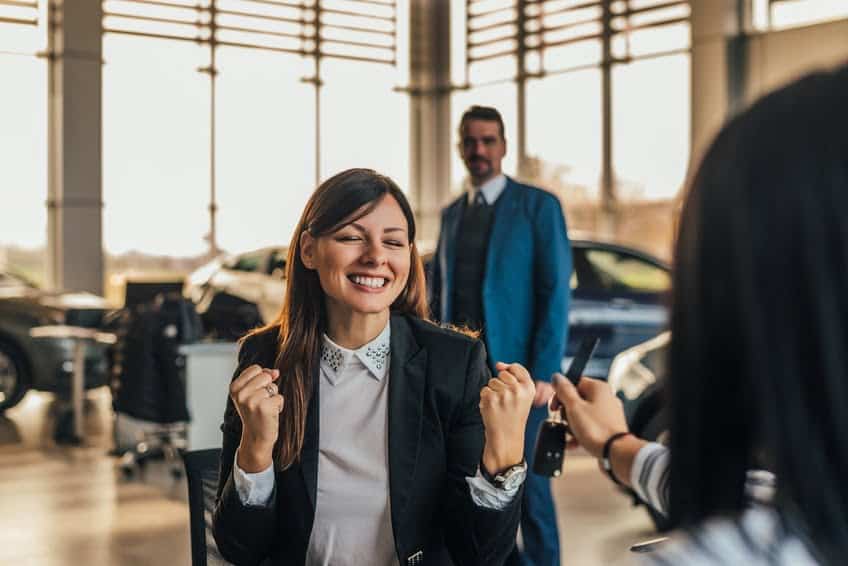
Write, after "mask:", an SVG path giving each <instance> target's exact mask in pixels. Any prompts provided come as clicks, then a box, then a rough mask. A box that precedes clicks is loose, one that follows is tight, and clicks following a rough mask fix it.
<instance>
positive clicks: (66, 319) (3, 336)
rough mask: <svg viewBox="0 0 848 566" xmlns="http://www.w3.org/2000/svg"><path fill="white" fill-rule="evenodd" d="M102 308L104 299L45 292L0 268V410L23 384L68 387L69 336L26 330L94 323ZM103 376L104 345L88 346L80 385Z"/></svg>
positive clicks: (105, 376) (20, 392)
mask: <svg viewBox="0 0 848 566" xmlns="http://www.w3.org/2000/svg"><path fill="white" fill-rule="evenodd" d="M106 311H107V305H106V302H105V300H104V299H103V298H101V297H98V296H96V295H91V294H88V293H57V292H47V291H43V290H40V289H38V288H37V287H36V286H35V285H33V284H32V283H29V282H28V281H26V280H25V279H23V278H21V277H18V276H16V275H14V274H12V273H8V272H0V412H2V411H4V410H6V409H8V408H9V407H12V406H14V405H16V404H17V403H18V402H19V401H20V400H21V399H22V398H23V396H24V394H26V392H27V391H28V390H29V389H36V390H38V391H49V392H53V393H60V394H67V393H68V392H69V391H70V380H71V374H72V372H73V354H74V343H73V341H72V340H70V339H62V338H32V337H31V336H30V329H32V328H34V327H36V326H43V325H56V324H67V325H72V326H83V327H87V328H97V327H99V326H100V324H101V322H102V320H103V316H104V314H105V313H106ZM107 380H108V368H107V363H106V357H105V347H103V346H98V345H93V346H91V347H89V348H88V349H87V353H86V358H85V386H86V387H87V388H92V387H99V386H101V385H105V384H106V383H107Z"/></svg>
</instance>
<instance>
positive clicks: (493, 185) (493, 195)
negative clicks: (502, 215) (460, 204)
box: [466, 173, 506, 206]
mask: <svg viewBox="0 0 848 566" xmlns="http://www.w3.org/2000/svg"><path fill="white" fill-rule="evenodd" d="M505 188H506V175H504V174H503V173H501V174H499V175H497V176H496V177H492V178H491V179H489V180H488V181H486V182H485V183H483V184H482V185H480V186H479V187H475V186H474V185H472V184H471V183H470V182H469V183H467V184H466V190H467V191H468V202H469V203H472V202H474V197H475V196H477V193H478V192H479V193H481V194H482V195H483V198H484V199H485V200H486V204H488V205H490V206H491V205H493V204H495V202H496V201H497V200H498V197H499V196H501V193H502V192H503V191H504V189H505Z"/></svg>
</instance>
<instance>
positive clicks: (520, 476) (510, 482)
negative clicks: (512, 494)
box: [498, 465, 527, 490]
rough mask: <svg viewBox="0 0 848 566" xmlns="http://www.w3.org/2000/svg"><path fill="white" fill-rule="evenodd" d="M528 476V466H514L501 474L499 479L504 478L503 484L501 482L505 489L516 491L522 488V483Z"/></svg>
mask: <svg viewBox="0 0 848 566" xmlns="http://www.w3.org/2000/svg"><path fill="white" fill-rule="evenodd" d="M526 475H527V466H526V465H519V466H513V467H512V468H510V469H508V470H507V471H506V472H504V473H503V474H499V478H498V479H501V478H503V480H502V482H500V483H501V486H503V489H506V490H511V489H515V488H517V487H518V486H520V485H521V482H523V481H524V477H525V476H526Z"/></svg>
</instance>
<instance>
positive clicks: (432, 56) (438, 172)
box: [409, 0, 456, 240]
mask: <svg viewBox="0 0 848 566" xmlns="http://www.w3.org/2000/svg"><path fill="white" fill-rule="evenodd" d="M450 11H451V10H450V1H449V0H411V2H410V32H411V33H410V37H411V40H410V57H409V63H410V85H409V86H410V105H409V107H410V160H409V161H410V175H409V178H410V192H409V195H410V201H411V202H412V206H413V208H414V209H415V215H416V220H417V222H418V233H419V239H421V240H435V239H436V238H437V237H438V231H439V213H440V211H441V208H442V207H443V206H444V205H445V204H447V201H448V200H449V199H450V168H451V152H452V151H456V148H455V147H454V145H453V142H452V140H453V139H454V136H453V131H452V128H453V125H452V124H451V106H450V93H451V91H450V76H451V74H450Z"/></svg>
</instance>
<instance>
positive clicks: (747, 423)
mask: <svg viewBox="0 0 848 566" xmlns="http://www.w3.org/2000/svg"><path fill="white" fill-rule="evenodd" d="M846 101H848V68H843V69H841V70H838V71H836V72H832V73H819V74H815V75H811V76H808V77H806V78H804V79H802V80H800V81H798V82H796V83H794V84H792V85H790V86H788V87H785V88H783V89H781V90H778V91H776V92H774V93H772V94H770V95H768V96H766V97H764V98H763V99H761V100H760V101H759V102H757V103H756V104H754V105H753V106H752V107H751V108H750V109H749V110H747V111H746V112H744V113H743V114H741V115H740V116H738V117H737V118H735V119H733V120H732V121H731V122H730V123H729V124H728V125H727V126H726V127H725V128H724V129H723V130H722V132H721V133H720V134H719V135H718V137H717V139H716V140H715V142H714V143H713V145H712V147H711V148H710V150H709V151H708V153H707V155H706V157H705V158H704V161H703V163H702V164H701V166H700V168H699V170H698V172H697V174H696V176H695V177H694V181H693V183H692V186H691V188H690V191H689V193H688V195H687V198H686V203H685V206H684V210H683V214H682V217H681V220H680V232H679V236H678V239H677V244H676V250H675V275H674V291H673V298H674V300H673V307H672V316H671V331H672V338H671V349H670V360H669V361H670V375H671V378H670V379H671V381H670V383H669V388H670V399H669V403H670V409H671V422H670V432H671V447H670V463H668V464H664V463H663V462H668V460H669V456H668V454H669V452H667V451H666V449H664V448H663V447H660V446H658V445H655V444H647V443H645V442H643V441H641V440H639V439H637V438H635V437H633V436H632V435H627V434H623V435H622V434H619V433H625V432H626V424H625V422H624V418H623V414H622V413H621V405H620V403H617V400H615V399H614V398H613V396H612V393H611V391H610V389H609V387H608V386H606V385H605V384H601V383H598V382H596V381H594V380H587V379H584V380H582V381H581V383H580V384H579V387H578V388H577V389H575V388H574V387H573V386H571V385H570V384H568V383H567V382H566V381H565V380H562V379H557V380H556V383H555V387H556V388H557V398H558V399H560V400H561V401H562V402H563V403H564V404H565V407H566V412H567V414H568V418H569V421H570V424H571V426H572V428H573V429H574V432H575V435H576V437H577V439H578V441H579V442H580V443H581V444H583V445H584V446H585V447H586V448H587V449H588V450H589V451H590V452H591V453H593V454H595V455H596V456H600V457H602V456H603V447H604V445H607V446H608V449H609V456H610V460H611V461H612V473H613V475H614V477H615V479H617V480H618V481H621V482H622V483H627V484H632V485H633V486H634V487H635V488H636V489H637V491H638V492H640V493H641V494H643V495H644V494H646V493H649V492H651V491H653V492H654V494H655V496H656V497H655V499H654V500H655V501H659V502H663V501H664V500H665V499H666V496H667V500H668V514H669V519H670V520H671V522H672V523H673V525H674V526H676V527H678V528H680V529H682V531H683V532H682V533H681V534H680V535H679V536H677V537H673V542H672V543H670V544H667V545H666V546H663V547H660V548H659V550H658V551H657V552H656V553H655V554H651V555H648V562H651V563H656V564H686V565H696V566H697V565H701V564H734V565H735V564H744V565H748V566H750V565H758V564H779V565H787V566H789V565H791V566H806V565H810V564H829V565H836V564H845V563H846V560H848V558H846V557H848V485H846V478H848V143H846V139H848V103H846ZM610 439H613V440H612V442H611V444H610ZM761 467H765V468H767V469H769V470H771V471H773V472H774V473H775V475H776V477H777V484H776V489H775V490H774V493H773V496H772V497H771V498H770V500H769V501H768V502H767V503H762V502H760V503H752V501H751V497H750V493H747V494H746V478H749V477H750V476H749V470H752V469H756V468H761ZM667 470H669V471H670V473H669V472H668V471H667ZM665 477H667V478H669V480H670V481H669V482H666V481H664V478H665ZM663 486H667V488H664V487H663ZM751 487H752V486H751V482H750V481H748V482H747V488H748V490H747V491H750V488H751ZM663 492H667V493H666V494H664V493H663ZM649 499H650V498H649ZM675 539H676V540H675Z"/></svg>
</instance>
